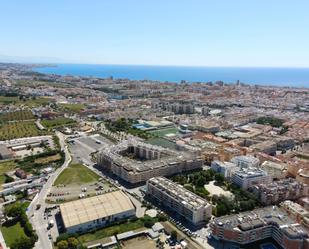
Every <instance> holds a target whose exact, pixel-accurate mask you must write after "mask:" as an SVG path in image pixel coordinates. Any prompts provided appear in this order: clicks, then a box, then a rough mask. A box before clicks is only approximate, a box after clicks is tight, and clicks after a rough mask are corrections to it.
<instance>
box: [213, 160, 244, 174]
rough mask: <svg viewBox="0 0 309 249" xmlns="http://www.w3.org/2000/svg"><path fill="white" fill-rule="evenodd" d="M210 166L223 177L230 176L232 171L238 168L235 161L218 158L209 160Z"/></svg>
mask: <svg viewBox="0 0 309 249" xmlns="http://www.w3.org/2000/svg"><path fill="white" fill-rule="evenodd" d="M211 168H212V169H213V170H214V171H215V172H217V173H220V174H222V175H223V176H224V177H225V178H231V177H232V175H233V173H234V172H235V171H237V170H238V169H239V168H238V167H237V165H236V164H235V163H231V162H222V161H218V160H215V161H212V162H211Z"/></svg>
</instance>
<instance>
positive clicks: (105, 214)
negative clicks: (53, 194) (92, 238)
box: [60, 191, 135, 233]
mask: <svg viewBox="0 0 309 249" xmlns="http://www.w3.org/2000/svg"><path fill="white" fill-rule="evenodd" d="M60 212H61V217H62V220H63V223H64V227H65V229H66V231H67V232H68V233H83V232H86V231H89V230H92V229H95V228H99V227H103V226H106V225H108V224H111V223H113V222H116V221H119V220H123V219H127V218H130V217H133V216H135V207H134V206H133V204H132V202H131V201H130V199H129V197H127V196H126V195H125V194H124V193H123V192H122V191H115V192H110V193H106V194H103V195H98V196H94V197H90V198H86V199H81V200H76V201H71V202H67V203H64V204H61V205H60Z"/></svg>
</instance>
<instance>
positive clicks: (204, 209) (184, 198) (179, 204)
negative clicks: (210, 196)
mask: <svg viewBox="0 0 309 249" xmlns="http://www.w3.org/2000/svg"><path fill="white" fill-rule="evenodd" d="M147 195H148V196H149V197H150V198H152V199H154V200H156V201H158V202H159V203H160V204H161V205H163V206H165V207H167V208H168V209H170V210H172V211H175V212H177V213H178V214H180V215H181V216H182V217H184V218H185V219H187V220H188V221H189V222H191V223H192V224H194V225H199V224H203V222H205V221H206V220H208V219H209V218H210V217H211V211H212V206H211V204H210V203H208V202H207V201H206V200H205V199H203V198H201V197H199V196H198V195H196V194H194V193H192V192H191V191H189V190H187V189H186V188H184V187H183V186H181V185H179V184H177V183H174V182H172V181H171V180H168V179H167V178H165V177H154V178H151V179H150V180H148V181H147Z"/></svg>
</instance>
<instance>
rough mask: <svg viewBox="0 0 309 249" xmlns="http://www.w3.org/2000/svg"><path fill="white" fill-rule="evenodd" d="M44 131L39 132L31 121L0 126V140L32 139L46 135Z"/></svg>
mask: <svg viewBox="0 0 309 249" xmlns="http://www.w3.org/2000/svg"><path fill="white" fill-rule="evenodd" d="M46 134H47V132H46V131H40V130H39V129H38V128H37V127H36V125H35V123H34V122H33V121H23V122H14V123H5V124H0V140H10V139H14V138H21V137H33V136H40V135H46Z"/></svg>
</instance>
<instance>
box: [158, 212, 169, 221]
mask: <svg viewBox="0 0 309 249" xmlns="http://www.w3.org/2000/svg"><path fill="white" fill-rule="evenodd" d="M158 220H159V221H160V222H161V221H167V217H166V215H164V214H159V215H158Z"/></svg>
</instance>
